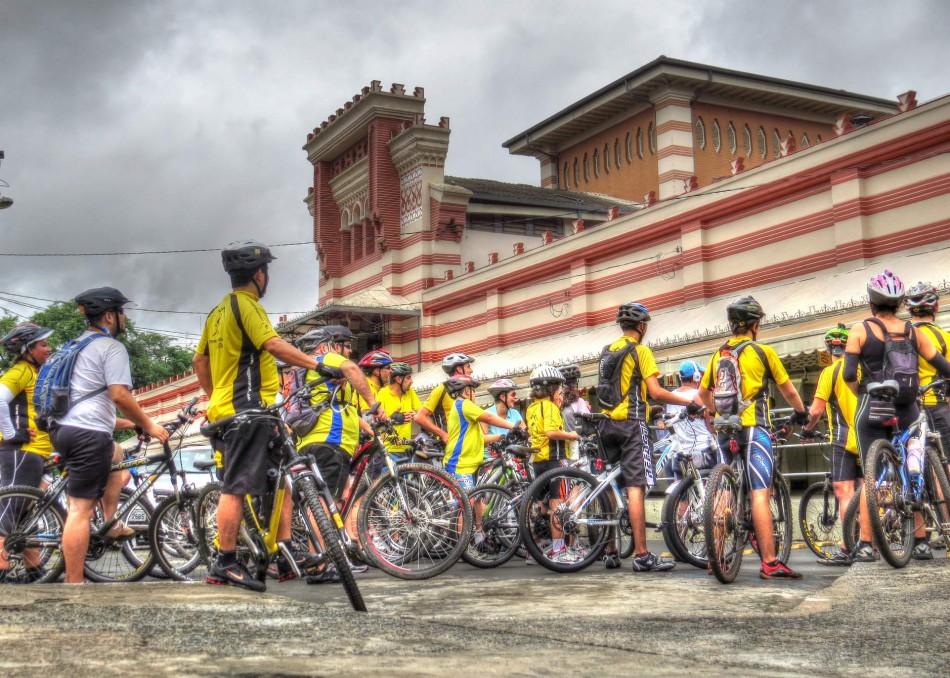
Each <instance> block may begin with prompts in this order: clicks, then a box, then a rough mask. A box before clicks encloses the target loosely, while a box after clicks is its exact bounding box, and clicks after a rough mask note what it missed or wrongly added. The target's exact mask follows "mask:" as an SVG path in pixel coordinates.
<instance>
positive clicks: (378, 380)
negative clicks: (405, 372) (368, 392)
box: [359, 349, 393, 410]
mask: <svg viewBox="0 0 950 678" xmlns="http://www.w3.org/2000/svg"><path fill="white" fill-rule="evenodd" d="M392 364H393V357H392V356H391V355H389V352H388V351H383V350H382V349H377V350H375V351H370V352H369V353H367V354H366V355H364V356H363V357H362V358H360V361H359V366H360V368H361V369H362V370H363V374H365V375H366V381H367V382H368V383H369V387H370V389H372V391H373V395H375V394H376V393H379V389H381V388H383V387H385V386H387V385H388V384H389V375H390V367H391V366H392ZM359 404H360V409H361V410H368V409H369V404H368V403H367V402H366V401H365V400H363V399H361V400H360V401H359Z"/></svg>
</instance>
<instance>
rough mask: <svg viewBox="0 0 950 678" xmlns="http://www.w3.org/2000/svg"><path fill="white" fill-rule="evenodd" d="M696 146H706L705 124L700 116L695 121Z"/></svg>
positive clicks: (701, 147) (702, 147)
mask: <svg viewBox="0 0 950 678" xmlns="http://www.w3.org/2000/svg"><path fill="white" fill-rule="evenodd" d="M696 146H698V147H699V148H700V150H703V149H705V148H706V125H704V124H703V119H702V118H699V119H698V120H697V121H696Z"/></svg>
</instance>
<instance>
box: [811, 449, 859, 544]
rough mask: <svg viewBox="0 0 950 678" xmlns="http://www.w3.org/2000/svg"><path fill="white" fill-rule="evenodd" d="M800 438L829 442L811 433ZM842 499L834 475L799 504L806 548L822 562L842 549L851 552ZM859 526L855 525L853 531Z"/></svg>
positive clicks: (826, 459) (852, 537)
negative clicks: (842, 509)
mask: <svg viewBox="0 0 950 678" xmlns="http://www.w3.org/2000/svg"><path fill="white" fill-rule="evenodd" d="M799 437H800V438H801V439H802V440H816V441H819V442H824V441H827V440H828V435H827V434H826V433H821V432H819V431H811V432H810V435H808V436H806V435H805V434H804V433H802V434H800V435H799ZM822 456H824V458H825V461H827V462H828V463H829V464H830V463H831V459H830V458H829V457H828V454H827V453H824V452H823V453H822ZM858 494H860V492H858ZM839 516H840V513H839V503H838V498H837V497H836V496H835V488H834V484H833V483H832V480H831V471H828V472H827V473H825V477H824V478H823V479H822V480H819V481H817V482H815V483H812V484H811V485H809V486H808V487H807V488H806V489H805V493H804V494H802V498H801V500H800V502H799V504H798V527H799V529H800V530H801V533H802V538H803V539H804V540H805V544H806V545H807V546H808V548H809V549H810V550H811V552H812V553H814V554H815V555H816V556H818V557H819V558H823V559H828V558H831V557H832V556H834V555H835V554H836V553H838V552H839V551H841V550H842V549H848V548H849V547H848V539H847V538H846V537H845V533H844V530H845V525H846V523H845V522H843V521H842V520H841V519H840V517H839ZM855 525H856V524H855V523H852V530H853V529H854V526H855ZM857 538H858V535H857V533H855V534H853V535H851V540H852V541H851V543H852V545H853V544H854V543H855V542H856V541H857Z"/></svg>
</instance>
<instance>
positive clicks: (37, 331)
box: [0, 322, 53, 357]
mask: <svg viewBox="0 0 950 678" xmlns="http://www.w3.org/2000/svg"><path fill="white" fill-rule="evenodd" d="M51 334H53V330H51V329H49V328H47V327H40V326H39V325H37V324H36V323H31V322H25V323H20V324H19V325H17V326H16V327H14V328H13V329H12V330H10V331H9V332H7V333H6V334H5V335H4V336H3V337H2V338H0V344H3V348H5V349H6V350H7V352H8V353H10V355H13V356H17V357H18V356H21V355H23V354H24V353H26V352H27V350H28V349H29V348H30V346H32V345H33V344H35V343H36V342H38V341H42V340H43V339H49V337H50V335H51Z"/></svg>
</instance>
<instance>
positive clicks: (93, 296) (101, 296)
mask: <svg viewBox="0 0 950 678" xmlns="http://www.w3.org/2000/svg"><path fill="white" fill-rule="evenodd" d="M73 301H75V302H76V303H77V304H79V305H80V306H82V307H83V315H85V316H86V317H87V318H89V317H92V318H96V317H98V316H100V315H102V314H103V313H107V312H108V311H118V310H119V309H121V308H122V307H123V306H125V305H126V304H127V303H129V301H130V300H129V299H126V298H125V295H124V294H122V293H121V292H120V291H119V290H117V289H116V288H114V287H95V288H93V289H91V290H86V291H85V292H83V293H81V294H78V295H76V298H75V299H74V300H73Z"/></svg>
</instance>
